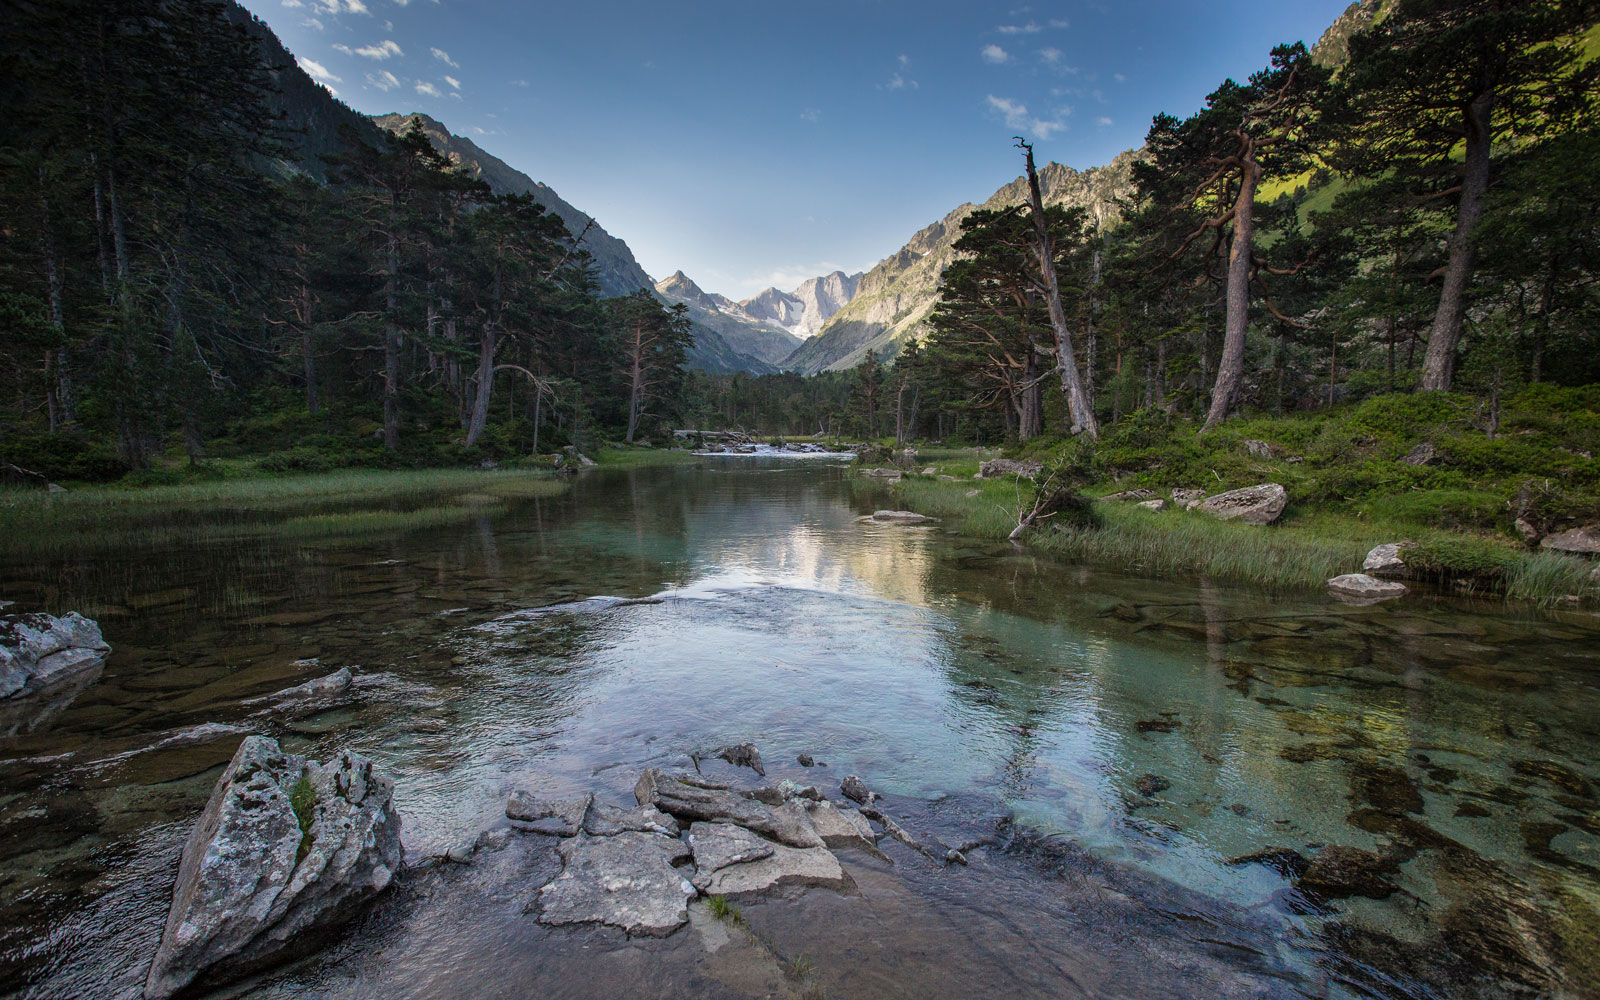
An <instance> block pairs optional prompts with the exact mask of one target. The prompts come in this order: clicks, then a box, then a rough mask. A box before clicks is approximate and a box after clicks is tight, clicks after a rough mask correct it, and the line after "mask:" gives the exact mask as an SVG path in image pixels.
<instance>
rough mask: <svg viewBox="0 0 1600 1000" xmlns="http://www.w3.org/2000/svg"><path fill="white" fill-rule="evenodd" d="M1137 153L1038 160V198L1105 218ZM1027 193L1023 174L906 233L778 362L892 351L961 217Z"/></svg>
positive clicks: (924, 299)
mask: <svg viewBox="0 0 1600 1000" xmlns="http://www.w3.org/2000/svg"><path fill="white" fill-rule="evenodd" d="M1140 155H1141V154H1140V151H1139V150H1129V151H1128V152H1125V153H1121V154H1119V155H1118V156H1117V157H1116V159H1114V160H1112V161H1111V162H1110V163H1108V164H1106V165H1105V166H1103V167H1092V168H1090V169H1088V170H1082V171H1080V170H1074V169H1072V168H1071V167H1064V166H1062V165H1061V164H1059V163H1046V164H1045V165H1044V166H1043V167H1042V168H1041V169H1040V171H1039V182H1040V186H1041V187H1042V188H1043V191H1044V200H1045V204H1047V205H1066V206H1068V207H1081V208H1084V209H1087V210H1088V212H1089V218H1090V219H1091V220H1092V221H1093V222H1094V223H1095V224H1096V225H1098V226H1103V225H1105V224H1106V223H1108V222H1109V221H1111V220H1112V219H1113V218H1114V217H1115V214H1116V200H1117V199H1118V198H1121V197H1125V196H1126V195H1128V194H1129V193H1130V192H1131V191H1132V190H1133V164H1134V163H1135V162H1137V161H1138V159H1139V157H1140ZM1027 192H1028V182H1027V179H1026V178H1025V177H1018V178H1017V179H1016V180H1014V181H1012V182H1011V183H1010V184H1007V185H1006V186H1005V187H1003V188H1001V189H1000V190H998V191H996V192H995V193H994V194H993V195H991V196H990V197H989V199H988V200H987V201H985V202H984V203H983V204H982V205H973V204H970V203H969V204H965V205H961V206H959V207H957V208H955V209H954V210H952V211H951V212H950V213H949V214H948V215H946V216H945V217H944V218H942V219H940V220H939V221H938V222H935V223H933V224H932V225H930V226H928V227H926V228H924V229H922V230H921V231H919V232H918V233H917V234H916V235H914V236H912V237H911V240H910V241H909V242H908V243H906V245H905V246H903V247H901V248H900V250H899V251H898V252H897V253H896V254H895V255H894V256H892V257H889V258H887V259H885V260H883V261H880V262H879V263H878V265H877V266H876V267H874V268H873V269H872V270H870V271H868V272H867V273H866V274H865V275H864V276H862V278H861V281H860V284H859V286H858V287H857V288H856V290H855V295H854V297H853V298H851V299H850V301H849V302H848V304H846V305H845V306H844V307H843V308H842V309H840V310H839V311H838V312H837V313H835V314H834V316H833V317H832V318H831V319H830V320H828V322H827V324H826V325H825V326H823V327H822V329H821V330H820V331H819V332H818V333H817V335H816V336H815V337H813V338H811V339H810V340H808V341H806V342H805V344H803V345H802V346H801V348H800V349H799V350H798V351H796V352H795V353H794V355H793V356H792V357H790V358H789V359H788V361H787V362H786V363H785V365H784V367H786V368H793V369H795V370H796V371H799V372H802V373H804V374H807V375H811V374H815V373H817V372H821V371H828V370H834V369H840V368H849V367H851V366H853V365H855V364H857V363H858V362H860V360H861V358H862V357H863V356H864V355H865V354H866V352H867V351H869V350H871V351H875V352H877V353H878V354H879V355H880V356H889V357H892V356H893V355H894V353H896V352H897V351H898V350H899V348H900V345H901V344H904V343H905V342H906V341H907V340H908V339H910V338H911V337H912V336H913V335H916V334H917V333H918V332H919V330H920V328H921V325H922V323H923V321H924V320H925V319H927V317H928V314H929V313H931V312H933V307H934V305H935V303H936V302H937V301H938V298H939V279H940V277H941V276H942V275H943V274H944V269H945V268H946V267H948V266H949V265H950V263H951V261H953V260H954V259H955V249H954V246H955V242H956V240H957V239H959V238H960V237H961V222H962V220H963V219H965V218H966V217H967V216H968V215H971V214H972V213H973V212H974V211H976V210H978V209H979V208H986V209H1000V208H1008V207H1010V206H1012V205H1019V204H1021V203H1022V202H1023V201H1025V200H1027Z"/></svg>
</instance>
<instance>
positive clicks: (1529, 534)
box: [1511, 517, 1544, 546]
mask: <svg viewBox="0 0 1600 1000" xmlns="http://www.w3.org/2000/svg"><path fill="white" fill-rule="evenodd" d="M1511 526H1512V527H1513V528H1515V529H1517V537H1518V538H1520V539H1522V541H1523V544H1525V545H1528V546H1534V545H1538V544H1539V539H1541V538H1543V537H1544V532H1542V531H1540V530H1539V529H1538V528H1537V527H1535V526H1534V524H1533V522H1532V521H1529V520H1528V519H1527V518H1525V517H1519V518H1517V520H1516V522H1515V523H1513V524H1512V525H1511Z"/></svg>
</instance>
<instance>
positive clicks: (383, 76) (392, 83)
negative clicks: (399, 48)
mask: <svg viewBox="0 0 1600 1000" xmlns="http://www.w3.org/2000/svg"><path fill="white" fill-rule="evenodd" d="M367 84H368V85H369V86H373V87H377V88H378V89H379V90H383V91H389V90H393V89H394V88H396V87H398V86H400V78H399V77H397V76H395V75H394V74H393V73H391V72H389V71H388V70H386V69H384V70H379V71H378V72H376V73H368V74H367Z"/></svg>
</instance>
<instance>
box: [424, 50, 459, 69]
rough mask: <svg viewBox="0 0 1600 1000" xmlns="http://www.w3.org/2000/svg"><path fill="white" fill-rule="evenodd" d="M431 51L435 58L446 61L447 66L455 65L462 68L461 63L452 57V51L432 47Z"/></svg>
mask: <svg viewBox="0 0 1600 1000" xmlns="http://www.w3.org/2000/svg"><path fill="white" fill-rule="evenodd" d="M430 51H431V52H432V53H433V57H434V58H435V59H437V60H439V61H440V62H442V63H444V64H445V65H446V66H453V67H455V68H456V69H460V68H461V64H460V63H458V62H456V61H455V60H454V59H451V58H450V53H448V52H446V51H445V50H444V49H431V50H430Z"/></svg>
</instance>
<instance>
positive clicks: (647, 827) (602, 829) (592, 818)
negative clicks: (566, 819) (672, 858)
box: [583, 802, 678, 837]
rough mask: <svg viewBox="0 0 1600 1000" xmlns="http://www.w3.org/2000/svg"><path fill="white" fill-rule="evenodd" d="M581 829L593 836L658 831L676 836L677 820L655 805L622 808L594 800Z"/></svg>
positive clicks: (669, 835)
mask: <svg viewBox="0 0 1600 1000" xmlns="http://www.w3.org/2000/svg"><path fill="white" fill-rule="evenodd" d="M583 831H584V832H585V833H587V834H590V835H591V836H595V837H610V836H612V835H614V834H618V833H660V834H665V835H666V836H668V837H676V836H677V835H678V821H677V820H675V819H673V818H672V817H671V816H668V815H667V814H666V813H664V812H662V811H661V810H659V809H657V808H656V807H655V806H639V807H638V808H636V809H623V808H621V807H620V806H608V805H604V804H603V803H600V802H595V803H592V804H591V805H590V806H589V813H588V815H586V816H585V817H584V818H583Z"/></svg>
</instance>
